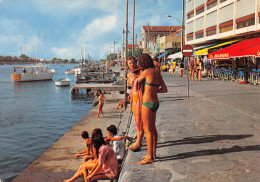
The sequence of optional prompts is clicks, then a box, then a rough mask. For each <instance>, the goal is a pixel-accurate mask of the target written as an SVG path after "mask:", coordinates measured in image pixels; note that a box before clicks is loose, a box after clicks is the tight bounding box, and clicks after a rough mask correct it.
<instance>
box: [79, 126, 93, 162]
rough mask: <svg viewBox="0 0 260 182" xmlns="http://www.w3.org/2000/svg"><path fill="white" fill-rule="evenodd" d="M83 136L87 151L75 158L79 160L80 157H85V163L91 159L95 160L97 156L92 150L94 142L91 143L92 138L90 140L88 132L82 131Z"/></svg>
mask: <svg viewBox="0 0 260 182" xmlns="http://www.w3.org/2000/svg"><path fill="white" fill-rule="evenodd" d="M81 136H82V138H83V139H84V140H85V142H86V149H85V150H84V151H82V152H80V153H78V154H76V155H75V157H76V158H78V157H80V156H84V158H83V163H85V162H87V161H88V160H89V159H94V158H95V156H94V153H93V149H92V141H91V138H89V135H88V132H87V131H82V132H81Z"/></svg>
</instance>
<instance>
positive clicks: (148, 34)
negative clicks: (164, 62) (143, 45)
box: [147, 23, 149, 50]
mask: <svg viewBox="0 0 260 182" xmlns="http://www.w3.org/2000/svg"><path fill="white" fill-rule="evenodd" d="M147 32H148V33H147V50H148V49H149V23H148V31H147Z"/></svg>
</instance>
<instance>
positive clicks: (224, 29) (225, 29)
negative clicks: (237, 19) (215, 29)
mask: <svg viewBox="0 0 260 182" xmlns="http://www.w3.org/2000/svg"><path fill="white" fill-rule="evenodd" d="M219 30H220V33H224V32H228V31H231V30H233V24H232V25H227V26H225V27H221V28H220V29H219Z"/></svg>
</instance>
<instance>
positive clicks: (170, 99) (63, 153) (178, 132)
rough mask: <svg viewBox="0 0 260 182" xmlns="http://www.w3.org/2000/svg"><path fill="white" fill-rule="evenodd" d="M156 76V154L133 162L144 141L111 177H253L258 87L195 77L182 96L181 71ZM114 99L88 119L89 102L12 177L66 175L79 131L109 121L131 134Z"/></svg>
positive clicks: (182, 180)
mask: <svg viewBox="0 0 260 182" xmlns="http://www.w3.org/2000/svg"><path fill="white" fill-rule="evenodd" d="M163 78H164V80H165V83H166V85H167V87H168V93H164V94H159V99H160V108H159V110H158V112H157V119H156V126H157V130H158V136H159V137H158V145H157V154H156V155H157V159H156V160H155V162H154V163H151V164H147V165H141V166H139V165H137V162H138V161H140V160H142V156H144V155H146V152H147V150H146V141H145V139H144V140H143V145H142V148H141V151H139V152H133V151H127V152H126V155H125V159H124V161H123V167H122V170H121V173H120V176H119V179H118V181H119V182H150V181H153V182H175V181H176V182H194V181H199V182H223V181H231V182H245V181H250V182H258V181H260V168H259V166H260V112H259V110H260V87H259V86H257V85H240V84H238V82H230V81H220V80H208V79H205V78H203V79H202V81H200V82H199V81H193V82H192V81H191V82H190V97H189V98H187V95H186V93H187V86H186V83H187V80H186V76H184V77H179V75H177V74H175V75H172V74H169V75H168V74H167V73H163ZM115 105H116V103H109V104H106V103H105V105H104V118H94V116H95V114H96V112H97V108H94V109H93V110H92V111H90V112H89V113H88V114H87V115H86V116H85V117H84V118H83V119H82V120H81V121H79V122H78V123H77V124H76V125H75V126H74V127H73V128H72V129H71V130H69V131H68V133H66V134H65V135H64V136H63V137H62V138H61V139H60V140H59V141H57V142H56V143H55V144H54V145H53V146H52V147H50V148H49V149H48V150H47V151H46V152H45V153H43V154H42V155H41V156H40V157H39V158H38V159H37V160H36V161H35V162H33V163H32V164H31V165H30V166H29V167H28V168H27V169H26V170H25V171H24V172H23V173H21V174H20V175H19V176H18V177H17V178H15V179H14V182H24V181H26V182H42V181H48V182H54V181H61V180H63V179H66V178H68V177H70V176H71V175H73V174H74V173H75V172H76V170H77V169H78V166H79V165H80V164H81V162H82V158H80V159H76V158H74V155H75V154H76V153H77V152H79V151H82V150H84V141H83V140H82V139H81V136H80V132H81V131H82V130H87V131H88V132H89V133H91V131H92V130H93V129H94V128H95V127H99V128H101V129H102V130H103V133H104V135H105V128H106V127H107V126H108V125H109V124H116V125H120V127H119V129H120V132H119V134H121V133H122V132H126V133H128V131H129V133H128V135H130V136H133V135H134V134H135V125H134V121H133V120H130V121H131V122H130V123H129V118H131V117H130V112H129V111H124V114H123V116H122V117H120V115H121V114H120V113H119V112H115V110H113V107H115ZM129 127H130V128H129ZM82 179H83V178H80V179H78V180H76V182H81V181H83V180H82Z"/></svg>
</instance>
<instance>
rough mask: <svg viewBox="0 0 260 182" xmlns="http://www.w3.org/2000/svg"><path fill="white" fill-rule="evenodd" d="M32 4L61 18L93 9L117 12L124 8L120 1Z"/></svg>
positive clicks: (65, 0)
mask: <svg viewBox="0 0 260 182" xmlns="http://www.w3.org/2000/svg"><path fill="white" fill-rule="evenodd" d="M32 3H33V4H34V5H35V7H36V8H39V9H40V10H41V11H42V12H46V13H50V12H52V13H55V14H57V15H60V16H64V15H65V14H71V13H73V14H84V13H85V12H86V11H88V10H93V9H95V10H98V9H99V10H102V11H105V12H115V11H117V10H119V9H120V8H121V7H122V2H121V1H119V0H109V1H108V0H98V1H93V0H62V1H61V0H44V1H43V0H34V1H33V2H32ZM57 10H58V11H57ZM60 12H62V13H60Z"/></svg>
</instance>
